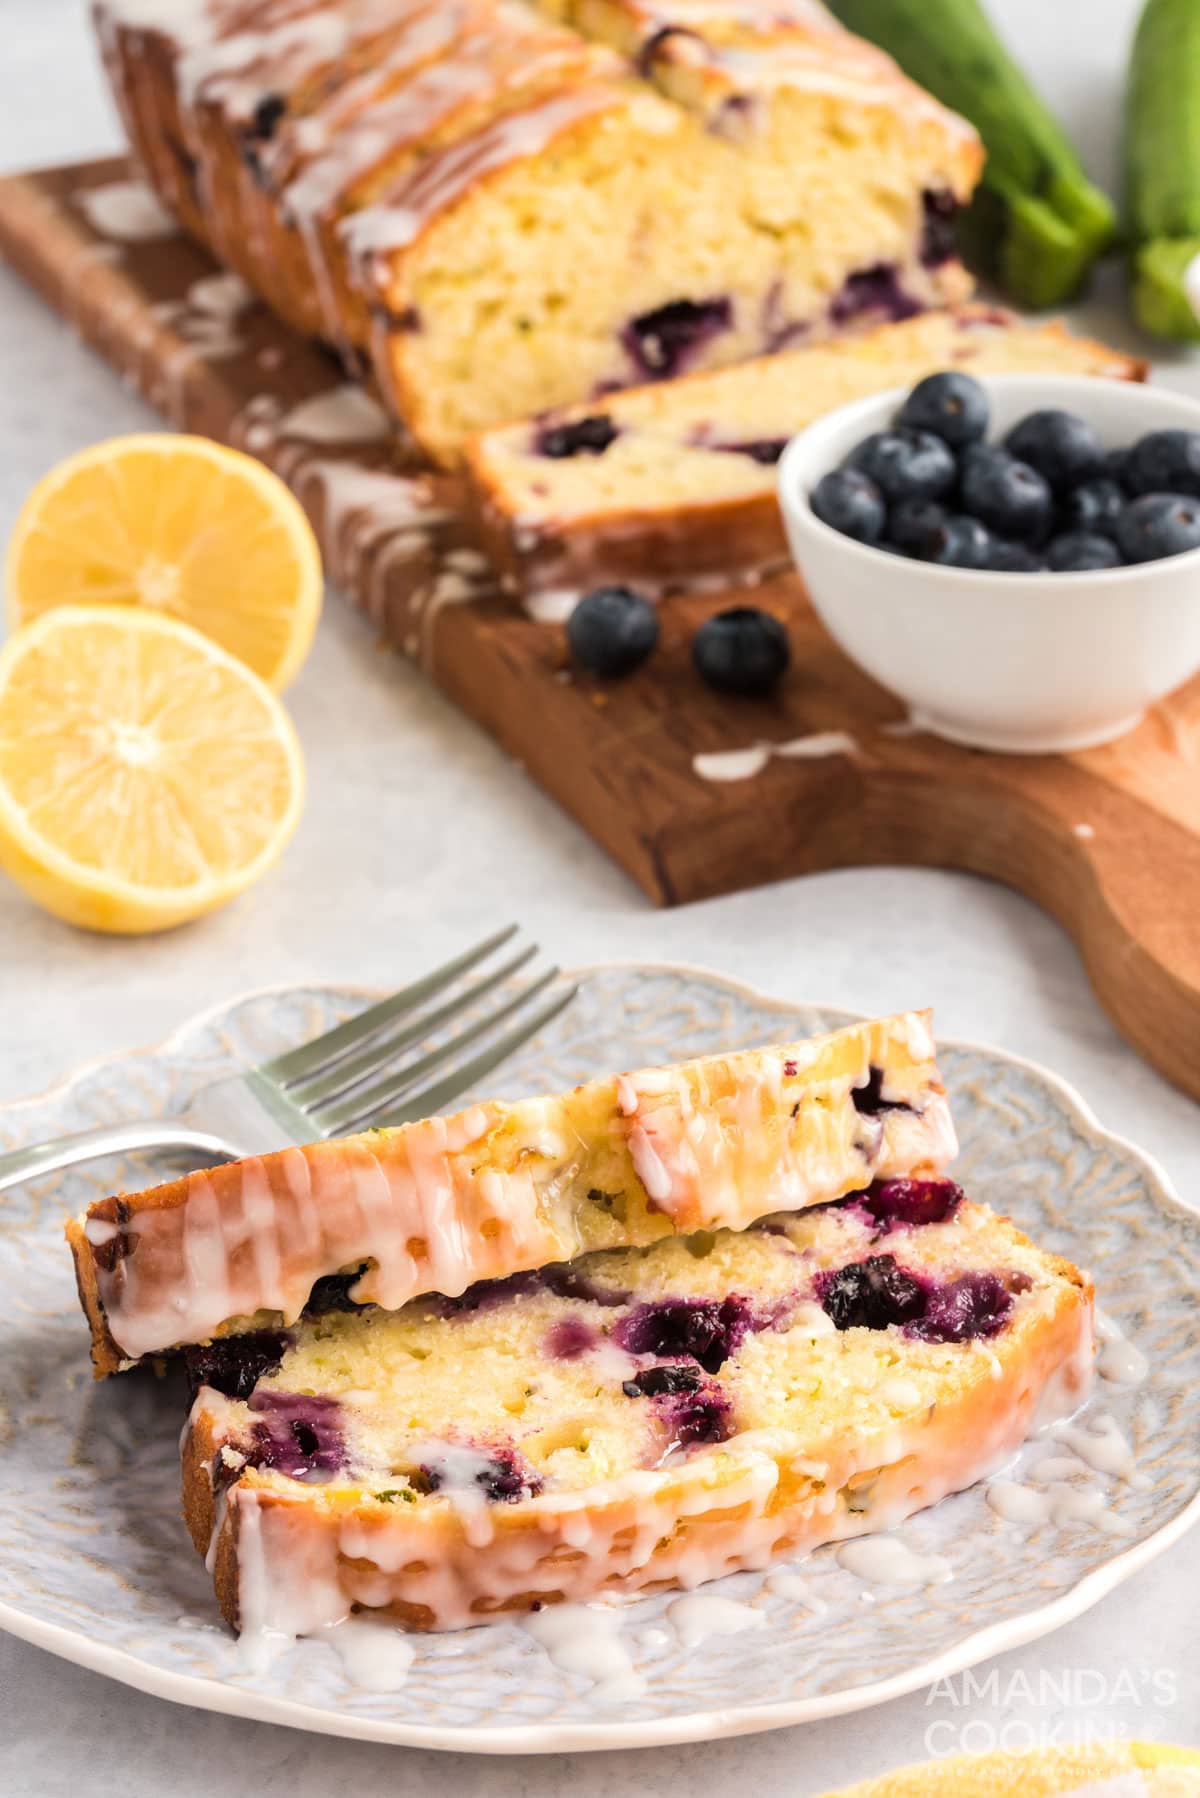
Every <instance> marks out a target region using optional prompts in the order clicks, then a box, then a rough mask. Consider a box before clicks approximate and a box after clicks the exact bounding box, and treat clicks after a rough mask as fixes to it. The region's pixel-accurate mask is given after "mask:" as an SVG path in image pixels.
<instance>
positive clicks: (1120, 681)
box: [779, 375, 1200, 754]
mask: <svg viewBox="0 0 1200 1798" xmlns="http://www.w3.org/2000/svg"><path fill="white" fill-rule="evenodd" d="M983 386H984V387H986V389H987V391H988V396H989V398H990V400H991V403H992V427H991V430H990V431H989V434H988V435H989V441H995V440H997V439H998V438H1000V437H1002V436H1003V435H1004V434H1005V433H1006V432H1007V431H1008V430H1009V428H1010V427H1011V426H1012V425H1014V424H1015V423H1016V422H1017V420H1018V419H1020V418H1023V417H1024V416H1025V415H1026V413H1029V412H1033V411H1036V410H1037V409H1038V408H1040V407H1043V406H1058V407H1063V408H1065V409H1066V410H1068V411H1071V412H1077V413H1079V414H1080V415H1081V416H1082V417H1083V418H1087V419H1090V421H1091V422H1092V424H1093V425H1094V426H1095V427H1096V429H1097V431H1098V432H1099V434H1100V437H1101V438H1102V440H1103V442H1104V443H1105V445H1106V446H1107V447H1109V448H1114V447H1117V446H1119V445H1127V444H1131V443H1133V442H1135V441H1136V439H1137V438H1139V437H1142V436H1144V435H1145V434H1146V432H1147V431H1156V430H1163V429H1168V428H1172V427H1183V428H1184V429H1188V430H1200V404H1197V403H1196V402H1195V401H1193V400H1188V399H1183V398H1181V397H1180V396H1179V395H1178V394H1174V393H1168V392H1164V391H1163V390H1162V389H1160V388H1157V387H1147V386H1142V385H1139V384H1137V383H1133V382H1125V381H1103V380H1099V379H1095V378H1093V377H1090V376H1086V375H1058V376H1054V375H993V376H990V377H986V378H984V380H983ZM903 397H904V392H903V390H898V391H896V392H894V393H889V394H883V395H879V396H876V397H874V398H871V399H866V400H860V401H857V402H856V403H855V404H854V405H851V406H843V407H841V408H840V409H839V410H838V411H836V412H831V413H829V414H828V416H827V417H825V418H822V419H820V420H819V421H818V422H817V423H816V424H814V425H810V426H809V428H808V429H807V430H806V431H802V432H801V433H800V435H799V436H798V437H795V438H793V440H792V442H791V443H790V444H789V445H788V447H787V449H786V450H785V451H784V453H783V457H782V460H781V462H780V464H779V493H780V501H781V504H782V507H783V516H784V521H785V523H786V526H787V533H788V540H789V542H790V544H791V547H792V554H793V556H794V557H795V561H796V566H797V567H798V568H799V570H800V573H801V574H802V575H803V577H804V580H805V584H806V585H807V587H808V591H809V594H810V596H811V598H812V602H813V605H814V606H815V607H816V609H817V612H818V613H819V614H820V617H821V619H822V620H823V622H824V624H825V626H826V628H827V629H828V630H829V632H830V634H831V635H832V636H833V637H834V638H835V639H836V641H837V642H838V643H839V644H840V645H841V647H842V648H843V649H844V650H845V651H846V653H847V655H849V656H852V657H853V658H854V660H855V661H856V662H857V663H859V665H860V666H861V667H862V668H865V669H866V671H867V673H868V674H870V675H873V676H874V678H875V679H876V680H877V681H879V682H880V683H881V684H882V685H883V686H885V687H889V688H891V690H892V691H893V692H894V693H897V694H899V695H900V697H901V698H902V699H904V700H906V701H907V702H908V705H909V707H910V709H911V711H912V714H913V718H914V721H915V722H916V723H917V724H919V725H920V726H922V727H923V728H925V729H928V730H931V731H935V732H936V733H937V734H938V735H939V736H943V737H949V738H950V739H951V741H952V742H956V743H966V744H970V745H971V746H972V747H975V748H980V749H999V750H1008V751H1013V752H1017V753H1025V754H1038V753H1043V752H1047V751H1059V750H1070V749H1085V748H1087V747H1089V746H1090V745H1092V744H1095V743H1104V742H1107V741H1108V740H1109V738H1111V737H1117V736H1120V735H1121V734H1122V733H1123V732H1125V731H1127V730H1130V729H1132V727H1133V726H1134V725H1135V724H1136V723H1137V722H1138V720H1139V719H1140V718H1141V716H1142V714H1143V712H1144V711H1145V709H1146V707H1147V706H1148V705H1151V704H1153V702H1154V701H1155V700H1157V699H1161V698H1162V697H1163V695H1164V694H1166V693H1169V692H1170V691H1171V689H1172V688H1173V687H1177V686H1179V685H1180V684H1181V683H1182V682H1183V681H1185V680H1187V679H1189V677H1190V676H1191V675H1193V674H1195V673H1196V671H1197V669H1200V550H1190V551H1189V552H1188V553H1187V554H1186V555H1182V556H1172V557H1169V558H1167V559H1166V560H1165V561H1161V562H1149V563H1142V564H1141V565H1139V566H1138V567H1134V568H1112V569H1105V570H1102V571H1100V572H1097V573H1087V574H981V573H975V572H974V571H972V570H968V569H962V568H939V567H935V566H930V565H929V564H928V563H925V562H912V561H908V560H906V559H905V558H903V557H901V556H894V555H889V554H887V553H886V552H884V551H882V550H877V549H871V548H870V547H868V546H867V545H865V544H862V543H856V542H855V541H854V540H853V539H852V538H850V537H843V536H842V535H840V533H839V532H837V531H834V530H831V529H830V528H829V526H828V525H825V524H822V523H821V521H820V519H819V518H817V517H816V515H815V514H814V513H813V511H812V508H811V507H810V505H809V502H808V496H809V494H810V493H811V492H812V489H813V488H814V487H815V486H816V484H817V482H818V481H819V480H820V478H821V476H822V475H823V474H827V473H828V472H829V470H830V469H831V468H836V467H838V465H839V464H840V463H841V462H842V461H843V459H844V458H845V457H846V455H847V454H848V453H849V451H850V450H852V449H853V448H854V446H855V444H857V443H859V442H861V440H862V439H863V438H864V437H867V436H869V435H870V433H871V432H872V431H878V430H882V429H884V428H885V427H886V426H887V425H888V424H890V423H891V421H892V419H893V418H894V416H895V414H896V410H897V408H898V406H899V405H900V403H901V401H902V399H903Z"/></svg>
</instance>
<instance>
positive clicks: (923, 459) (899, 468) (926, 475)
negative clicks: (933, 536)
mask: <svg viewBox="0 0 1200 1798" xmlns="http://www.w3.org/2000/svg"><path fill="white" fill-rule="evenodd" d="M848 460H849V465H850V467H852V468H857V469H861V471H862V473H863V474H866V475H870V477H871V479H872V480H873V481H874V483H875V485H876V486H877V487H878V488H879V490H880V492H881V493H882V494H883V496H884V498H885V499H886V500H887V501H888V503H889V504H890V505H898V504H899V502H900V501H901V500H902V499H943V498H944V497H945V496H946V494H948V493H949V492H950V490H951V489H952V487H953V486H954V483H955V481H956V480H957V478H958V467H957V464H956V463H955V460H954V455H953V452H952V451H951V449H950V446H949V444H947V443H944V442H943V441H942V439H941V438H940V437H935V436H934V434H933V432H932V431H910V430H908V429H907V428H906V427H903V426H898V427H897V428H896V429H895V430H891V431H876V432H874V433H873V434H872V435H871V436H870V437H867V438H864V440H863V442H862V443H860V444H859V445H858V447H857V448H856V449H854V450H852V451H851V453H850V456H849V459H848Z"/></svg>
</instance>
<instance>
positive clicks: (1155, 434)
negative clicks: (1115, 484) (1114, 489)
mask: <svg viewBox="0 0 1200 1798" xmlns="http://www.w3.org/2000/svg"><path fill="white" fill-rule="evenodd" d="M1122 479H1123V484H1124V486H1125V487H1126V488H1127V489H1128V490H1129V492H1130V493H1188V494H1191V495H1193V496H1195V495H1198V494H1200V431H1151V432H1150V434H1149V436H1147V437H1142V438H1140V439H1139V440H1138V442H1137V443H1135V444H1134V446H1133V448H1132V449H1131V450H1129V451H1127V452H1126V456H1125V469H1124V474H1123V477H1122Z"/></svg>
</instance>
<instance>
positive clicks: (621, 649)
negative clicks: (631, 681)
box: [567, 587, 658, 676]
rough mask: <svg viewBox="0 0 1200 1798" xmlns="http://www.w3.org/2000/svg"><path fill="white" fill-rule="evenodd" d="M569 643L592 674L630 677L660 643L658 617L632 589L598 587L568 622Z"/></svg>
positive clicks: (583, 601)
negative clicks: (627, 675) (625, 675)
mask: <svg viewBox="0 0 1200 1798" xmlns="http://www.w3.org/2000/svg"><path fill="white" fill-rule="evenodd" d="M567 642H568V643H569V644H570V646H571V654H572V655H573V656H574V657H575V660H576V661H577V662H580V663H582V665H583V667H585V668H586V669H588V670H589V672H590V673H592V674H603V675H606V676H615V675H619V674H629V673H630V672H631V671H632V670H633V669H634V668H637V667H638V666H639V665H640V664H641V663H642V662H644V661H645V660H646V657H647V656H648V655H649V654H650V652H651V650H652V649H653V648H654V646H655V644H656V643H657V642H658V613H657V612H656V611H655V609H654V607H653V606H652V605H651V604H650V601H649V600H648V599H646V598H645V597H644V596H643V595H642V594H640V593H635V592H633V590H632V588H630V587H597V589H596V591H595V592H594V593H589V594H587V595H586V596H585V597H584V598H583V599H581V600H580V602H579V604H578V605H577V606H576V607H575V610H574V611H573V612H572V613H571V616H570V617H569V618H568V620H567Z"/></svg>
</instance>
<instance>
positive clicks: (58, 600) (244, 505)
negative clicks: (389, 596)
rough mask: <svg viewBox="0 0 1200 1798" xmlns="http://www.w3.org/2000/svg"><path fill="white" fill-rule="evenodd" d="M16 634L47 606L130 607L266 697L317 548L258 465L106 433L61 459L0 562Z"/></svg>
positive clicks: (302, 612)
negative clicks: (234, 664) (196, 638)
mask: <svg viewBox="0 0 1200 1798" xmlns="http://www.w3.org/2000/svg"><path fill="white" fill-rule="evenodd" d="M5 587H6V590H7V593H8V615H9V622H10V624H11V625H12V626H13V628H14V629H16V628H17V627H18V626H20V625H23V624H28V623H29V622H30V621H31V620H32V619H34V618H38V617H40V616H41V615H42V613H43V612H46V611H48V610H49V609H50V608H51V607H52V606H63V605H88V604H93V605H139V606H144V607H146V608H147V609H148V610H150V611H152V612H161V613H163V614H165V615H166V616H168V617H172V618H181V619H182V620H183V621H184V623H185V624H192V625H195V627H196V629H197V630H199V631H203V633H204V635H205V636H206V637H211V638H212V639H213V641H214V643H219V644H220V645H221V647H222V648H223V649H227V650H228V651H229V653H230V655H234V656H237V658H238V660H239V661H242V662H245V663H246V665H247V666H248V667H250V668H253V670H254V672H255V673H256V674H260V675H261V676H262V678H263V680H265V681H266V683H267V685H268V686H270V687H272V688H274V690H275V691H276V692H277V693H278V692H280V691H281V690H282V689H283V688H284V687H286V686H287V684H288V682H289V681H290V680H291V679H292V677H293V675H295V674H296V673H297V672H298V671H299V668H300V665H301V663H302V662H303V661H304V658H305V656H306V655H307V654H308V651H309V649H310V647H311V645H312V640H313V633H314V631H315V630H316V628H317V620H318V618H319V617H320V615H321V596H322V590H323V588H322V578H321V552H320V550H319V549H318V547H317V540H316V538H315V537H314V535H313V532H312V527H311V525H310V524H309V522H308V519H307V518H306V517H305V515H304V511H303V509H302V507H301V506H300V503H299V501H298V500H297V499H296V498H295V496H294V495H293V494H292V493H290V492H289V490H288V489H287V488H286V487H285V486H284V484H283V482H282V481H281V480H280V479H279V476H278V475H275V474H272V473H271V471H270V469H269V468H264V467H263V465H262V463H261V462H256V461H255V460H254V459H253V457H251V456H243V455H242V454H241V452H240V451H238V450H231V449H226V448H224V447H223V445H221V444H219V443H211V442H209V440H208V438H206V437H182V436H179V437H177V436H172V435H171V434H170V433H168V432H163V433H162V434H161V435H157V436H154V435H149V434H147V435H144V436H135V437H114V438H111V439H110V440H109V441H108V442H106V443H97V444H94V445H93V446H92V448H91V449H87V450H83V451H82V452H81V453H80V454H79V455H77V456H70V457H68V459H67V460H66V461H65V462H60V463H59V465H58V467H57V468H54V469H51V471H50V473H49V474H48V475H46V476H45V477H44V478H43V479H42V480H41V481H39V482H38V484H37V486H36V487H35V488H34V490H33V492H32V493H31V494H30V495H29V498H28V499H27V500H26V501H25V504H24V506H23V507H22V509H21V514H20V516H19V518H18V519H17V523H16V528H15V530H14V531H13V534H12V538H11V540H10V542H9V546H8V555H7V559H6V562H5Z"/></svg>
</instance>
